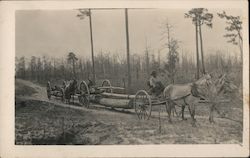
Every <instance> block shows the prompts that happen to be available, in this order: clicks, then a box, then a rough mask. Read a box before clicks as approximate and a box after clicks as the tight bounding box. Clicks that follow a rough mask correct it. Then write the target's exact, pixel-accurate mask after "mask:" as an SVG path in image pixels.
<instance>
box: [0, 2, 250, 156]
mask: <svg viewBox="0 0 250 158" xmlns="http://www.w3.org/2000/svg"><path fill="white" fill-rule="evenodd" d="M73 3H74V2H72V3H70V4H73ZM165 3H167V2H165ZM179 3H181V2H179ZM179 3H178V4H179ZM223 3H226V2H223ZM24 4H25V3H23V4H22V3H21V5H20V6H21V7H20V6H18V5H17V7H16V8H15V9H14V10H13V12H12V13H13V14H12V17H13V23H12V25H13V31H14V34H13V35H11V36H13V38H14V39H12V42H13V46H14V47H12V49H13V52H14V54H13V57H12V60H13V63H14V65H13V68H14V69H13V70H11V72H13V74H12V76H13V78H14V79H13V82H12V83H11V84H12V85H13V84H14V85H13V86H14V87H13V88H14V89H13V94H12V95H13V97H12V98H13V102H12V103H13V104H14V105H10V106H11V107H13V108H12V109H13V116H9V117H13V127H12V128H11V129H12V130H13V134H14V135H13V138H14V140H13V141H14V142H12V143H14V144H13V145H14V147H16V148H17V149H18V148H19V147H31V146H32V147H38V145H39V146H41V145H42V146H46V147H48V148H50V147H53V146H55V145H58V147H64V146H65V147H66V146H70V147H72V148H74V146H75V147H84V146H86V147H97V146H100V147H102V146H103V145H104V146H105V147H112V146H113V147H118V148H119V147H120V146H121V147H123V146H124V145H125V146H128V147H133V146H135V147H137V146H139V147H142V146H141V145H146V146H147V145H153V146H156V147H157V146H161V145H194V148H195V145H211V146H213V145H225V146H227V145H229V146H230V145H237V146H238V147H242V146H245V143H246V142H245V141H247V142H248V143H247V145H249V137H248V135H249V134H245V135H244V132H246V131H248V132H249V125H246V123H248V122H246V121H248V119H249V111H246V110H247V109H246V108H248V110H249V89H248V87H246V86H247V85H249V78H248V77H249V76H246V74H248V73H249V72H248V71H249V68H248V66H249V65H248V63H249V56H248V55H249V49H248V46H249V45H248V38H246V35H247V34H246V32H248V28H247V27H245V26H247V25H248V20H247V19H246V18H248V16H247V15H246V11H247V9H248V8H247V9H245V7H243V6H242V7H241V6H240V5H239V7H237V6H235V7H231V8H230V7H221V6H223V5H219V6H220V7H218V6H216V5H212V4H213V3H209V4H210V5H187V6H185V7H179V8H178V7H162V6H159V7H156V6H155V5H152V7H150V5H142V3H139V4H141V5H130V6H129V7H128V6H127V5H120V6H119V7H118V6H115V7H114V5H110V6H108V5H104V7H102V5H96V6H94V7H93V5H89V6H88V7H86V5H84V2H83V3H82V4H83V5H73V6H72V7H65V6H64V5H63V6H64V7H60V6H59V5H58V6H57V7H55V8H53V7H44V5H43V3H41V4H42V5H41V6H39V7H38V6H36V5H35V4H36V3H34V8H32V7H30V6H29V7H27V8H26V7H23V6H25V5H24ZM167 4H169V3H167ZM167 4H165V5H166V6H167ZM218 4H220V3H218ZM232 4H233V3H232ZM45 6H46V5H45ZM121 6H122V7H121ZM138 6H139V7H138ZM243 8H244V9H243ZM3 12H4V10H3ZM2 28H3V27H2ZM0 29H1V25H0ZM0 42H1V41H0ZM3 43H4V42H3ZM3 43H1V44H3ZM246 48H247V49H246ZM245 54H247V55H245ZM246 66H247V67H246ZM246 71H247V72H246ZM1 73H2V72H1ZM1 84H4V83H1ZM245 88H247V89H245ZM1 93H2V92H1ZM1 95H2V94H1ZM248 124H249V123H248ZM246 129H247V130H246ZM246 135H247V136H246ZM244 137H245V138H247V139H248V140H246V139H245V140H244ZM1 145H2V144H1ZM52 145H53V146H52ZM111 145H112V146H111ZM248 147H249V146H248ZM127 152H128V151H127ZM177 152H178V151H177ZM207 152H209V151H207ZM137 154H138V153H137ZM248 154H249V149H248ZM135 155H136V154H135ZM120 156H122V155H120ZM186 156H187V155H186Z"/></svg>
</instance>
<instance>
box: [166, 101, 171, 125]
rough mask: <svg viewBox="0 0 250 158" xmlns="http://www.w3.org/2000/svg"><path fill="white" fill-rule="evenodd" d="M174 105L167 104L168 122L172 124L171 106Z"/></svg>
mask: <svg viewBox="0 0 250 158" xmlns="http://www.w3.org/2000/svg"><path fill="white" fill-rule="evenodd" d="M171 104H172V103H171V102H170V101H168V102H167V103H166V110H167V113H168V122H170V123H172V120H171V106H172V105H171Z"/></svg>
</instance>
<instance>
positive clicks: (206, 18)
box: [185, 8, 213, 79]
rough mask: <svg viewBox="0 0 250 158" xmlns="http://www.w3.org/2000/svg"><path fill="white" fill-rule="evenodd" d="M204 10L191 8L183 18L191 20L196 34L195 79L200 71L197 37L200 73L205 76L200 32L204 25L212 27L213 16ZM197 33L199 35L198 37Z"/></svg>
mask: <svg viewBox="0 0 250 158" xmlns="http://www.w3.org/2000/svg"><path fill="white" fill-rule="evenodd" d="M207 11H208V10H207V9H206V8H193V9H191V10H190V11H188V13H185V18H191V19H192V22H193V24H194V25H195V34H196V57H197V79H198V78H199V71H200V63H199V62H200V59H199V43H198V36H200V49H201V63H202V73H203V74H205V73H206V70H205V64H204V52H203V41H202V30H201V26H202V25H203V24H205V25H206V26H208V27H210V28H211V27H212V19H213V14H211V13H208V12H207ZM198 32H199V35H198Z"/></svg>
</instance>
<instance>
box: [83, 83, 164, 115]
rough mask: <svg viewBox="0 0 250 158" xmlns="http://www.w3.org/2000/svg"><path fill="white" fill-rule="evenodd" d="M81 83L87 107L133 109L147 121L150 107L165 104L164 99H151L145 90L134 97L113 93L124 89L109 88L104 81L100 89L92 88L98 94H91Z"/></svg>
mask: <svg viewBox="0 0 250 158" xmlns="http://www.w3.org/2000/svg"><path fill="white" fill-rule="evenodd" d="M83 83H84V86H85V87H82V88H81V89H82V90H83V89H84V94H85V95H84V98H85V100H87V101H88V102H86V103H87V104H85V105H86V106H87V107H88V106H89V102H92V103H96V104H100V105H103V106H105V107H111V108H121V109H135V112H136V114H137V116H138V118H139V119H149V118H150V116H151V111H152V106H159V105H163V104H166V102H167V100H166V99H165V100H163V99H161V98H156V97H152V96H151V95H149V94H148V92H147V91H145V90H139V91H138V92H137V93H136V94H134V95H130V94H119V93H114V91H115V90H121V91H124V90H125V89H124V88H123V87H114V86H111V83H110V81H109V80H104V81H103V82H102V85H101V86H100V87H94V89H95V90H97V91H98V92H95V91H94V92H91V90H90V89H89V87H88V86H87V84H86V82H83ZM82 86H83V85H82ZM82 103H83V102H82ZM83 104H84V103H83Z"/></svg>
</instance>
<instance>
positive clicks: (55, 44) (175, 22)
mask: <svg viewBox="0 0 250 158" xmlns="http://www.w3.org/2000/svg"><path fill="white" fill-rule="evenodd" d="M188 10H189V9H186V10H184V9H141V10H135V9H133V10H129V11H128V21H129V40H130V41H129V42H130V52H131V54H142V53H144V51H145V48H146V45H147V46H148V48H149V50H150V52H151V54H152V53H157V52H158V50H161V53H160V54H161V55H162V56H164V55H166V51H164V49H163V50H162V48H163V47H164V43H165V42H166V36H164V35H162V32H163V31H164V27H163V24H164V23H166V21H168V22H169V24H170V25H172V26H173V27H172V31H171V36H172V37H174V38H175V39H177V40H178V41H180V43H179V45H180V50H179V51H180V52H182V53H185V54H187V55H192V56H194V55H195V50H196V47H195V27H194V25H193V24H192V22H191V19H186V18H184V13H186V12H188ZM222 11H223V10H211V9H210V10H209V12H211V13H213V14H214V19H213V28H212V29H210V28H208V27H206V26H203V27H202V31H203V47H204V53H205V55H206V54H210V53H215V52H216V50H223V51H224V52H226V53H229V54H231V55H233V54H234V55H235V54H237V55H238V56H239V55H240V52H239V49H238V47H237V46H235V45H232V44H231V43H227V42H226V39H225V38H224V37H223V35H224V34H225V33H226V32H225V29H224V28H225V26H226V24H225V21H224V20H223V19H219V17H218V16H217V15H216V13H217V12H222ZM225 11H226V12H227V13H228V14H231V15H234V16H236V15H237V16H238V15H239V16H240V15H241V11H240V10H225ZM124 13H125V11H124V10H123V9H120V10H93V11H92V26H93V41H94V52H95V54H98V53H99V52H100V51H103V52H110V53H111V54H113V53H119V55H121V56H125V55H126V36H125V35H126V34H125V14H124ZM77 14H78V10H19V11H16V30H15V31H16V32H15V33H16V55H17V57H20V56H26V57H30V56H32V55H34V56H43V55H46V56H49V57H56V58H61V57H66V55H67V54H68V53H69V52H74V53H75V54H76V55H77V56H79V57H83V58H90V56H91V47H90V32H89V19H88V18H85V19H82V20H80V19H79V18H78V17H76V15H77ZM162 38H163V40H162ZM164 38H165V39H164Z"/></svg>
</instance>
